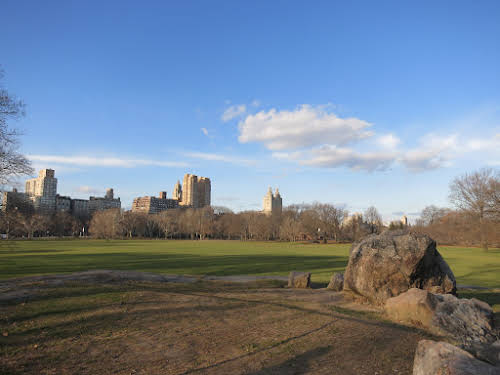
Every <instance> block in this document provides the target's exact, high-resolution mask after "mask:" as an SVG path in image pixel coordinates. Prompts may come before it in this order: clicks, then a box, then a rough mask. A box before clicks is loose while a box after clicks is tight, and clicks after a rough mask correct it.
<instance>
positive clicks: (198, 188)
mask: <svg viewBox="0 0 500 375" xmlns="http://www.w3.org/2000/svg"><path fill="white" fill-rule="evenodd" d="M182 185H183V186H182V193H181V197H182V199H181V205H182V206H186V207H193V208H201V207H205V206H210V200H211V183H210V179H209V178H208V177H198V176H196V175H194V174H189V173H187V174H185V175H184V179H183V184H182ZM176 188H177V185H176ZM174 193H175V190H174Z"/></svg>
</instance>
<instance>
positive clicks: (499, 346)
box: [462, 340, 500, 367]
mask: <svg viewBox="0 0 500 375" xmlns="http://www.w3.org/2000/svg"><path fill="white" fill-rule="evenodd" d="M462 349H464V350H466V351H468V352H469V353H470V354H472V355H473V356H474V357H476V358H477V359H480V360H481V361H483V362H488V363H490V364H492V365H494V366H497V367H500V340H497V341H495V342H494V343H493V344H485V343H481V342H473V343H471V344H470V345H468V346H464V347H462Z"/></svg>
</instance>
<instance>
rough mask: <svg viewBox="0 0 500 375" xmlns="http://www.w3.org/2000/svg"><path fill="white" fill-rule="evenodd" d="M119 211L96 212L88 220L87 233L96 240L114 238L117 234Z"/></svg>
mask: <svg viewBox="0 0 500 375" xmlns="http://www.w3.org/2000/svg"><path fill="white" fill-rule="evenodd" d="M119 223H120V210H118V209H109V210H104V211H97V212H96V213H94V215H93V216H92V219H91V220H90V228H89V231H90V233H91V234H92V236H94V237H96V238H105V239H110V238H115V237H116V236H117V235H118V232H119Z"/></svg>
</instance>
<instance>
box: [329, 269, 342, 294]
mask: <svg viewBox="0 0 500 375" xmlns="http://www.w3.org/2000/svg"><path fill="white" fill-rule="evenodd" d="M327 288H328V289H330V290H334V291H336V292H340V291H341V290H342V289H344V274H343V273H337V272H335V273H334V274H333V275H332V278H331V279H330V283H329V284H328V287H327Z"/></svg>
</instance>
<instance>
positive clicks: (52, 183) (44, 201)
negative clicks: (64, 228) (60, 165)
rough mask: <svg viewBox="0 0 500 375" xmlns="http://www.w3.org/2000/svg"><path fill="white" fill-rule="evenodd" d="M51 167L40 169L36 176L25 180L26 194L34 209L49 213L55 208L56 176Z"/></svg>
mask: <svg viewBox="0 0 500 375" xmlns="http://www.w3.org/2000/svg"><path fill="white" fill-rule="evenodd" d="M54 176H55V171H54V170H53V169H42V170H41V171H40V172H39V173H38V177H36V178H32V179H30V180H28V181H26V189H25V190H26V194H27V195H28V196H29V198H30V199H31V201H32V202H33V206H34V207H35V210H37V211H40V212H44V213H51V212H54V211H55V209H56V195H57V178H55V177H54Z"/></svg>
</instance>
